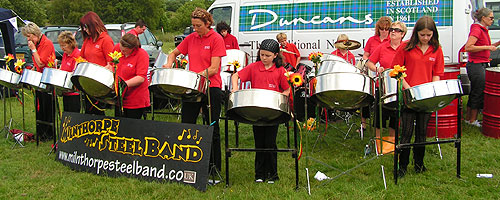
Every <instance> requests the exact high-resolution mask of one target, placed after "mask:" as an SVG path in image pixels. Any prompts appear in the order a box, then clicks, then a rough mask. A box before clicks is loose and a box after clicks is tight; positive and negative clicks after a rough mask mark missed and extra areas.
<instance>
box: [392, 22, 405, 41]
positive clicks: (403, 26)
mask: <svg viewBox="0 0 500 200" xmlns="http://www.w3.org/2000/svg"><path fill="white" fill-rule="evenodd" d="M394 25H399V26H401V30H403V37H404V36H405V35H406V31H408V28H406V25H405V23H404V22H401V21H395V22H392V24H391V27H392V26H394Z"/></svg>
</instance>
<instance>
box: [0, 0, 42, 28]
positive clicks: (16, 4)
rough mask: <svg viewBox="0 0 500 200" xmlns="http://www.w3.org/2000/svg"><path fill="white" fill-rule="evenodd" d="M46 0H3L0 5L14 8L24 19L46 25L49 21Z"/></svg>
mask: <svg viewBox="0 0 500 200" xmlns="http://www.w3.org/2000/svg"><path fill="white" fill-rule="evenodd" d="M46 5H47V1H45V0H1V1H0V7H2V8H7V9H11V10H14V12H15V13H17V15H19V17H21V18H22V19H23V20H28V21H32V22H34V23H36V24H37V25H39V26H45V24H46V23H47V21H48V20H47V12H46Z"/></svg>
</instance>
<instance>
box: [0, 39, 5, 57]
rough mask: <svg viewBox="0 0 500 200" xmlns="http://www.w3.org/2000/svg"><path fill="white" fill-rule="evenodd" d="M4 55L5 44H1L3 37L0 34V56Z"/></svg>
mask: <svg viewBox="0 0 500 200" xmlns="http://www.w3.org/2000/svg"><path fill="white" fill-rule="evenodd" d="M3 57H5V45H4V44H3V37H2V35H0V58H3Z"/></svg>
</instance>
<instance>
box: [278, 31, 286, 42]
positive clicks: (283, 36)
mask: <svg viewBox="0 0 500 200" xmlns="http://www.w3.org/2000/svg"><path fill="white" fill-rule="evenodd" d="M284 39H285V40H286V34H285V33H278V35H276V40H278V42H279V41H281V40H284Z"/></svg>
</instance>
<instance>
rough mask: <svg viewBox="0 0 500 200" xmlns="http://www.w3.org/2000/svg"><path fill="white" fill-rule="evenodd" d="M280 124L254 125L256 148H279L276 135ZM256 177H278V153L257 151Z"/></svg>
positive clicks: (272, 178)
mask: <svg viewBox="0 0 500 200" xmlns="http://www.w3.org/2000/svg"><path fill="white" fill-rule="evenodd" d="M277 135H278V125H274V126H253V138H254V140H255V148H256V149H278V146H277V145H276V136H277ZM255 179H262V180H265V179H267V180H277V179H278V153H277V152H255Z"/></svg>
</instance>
